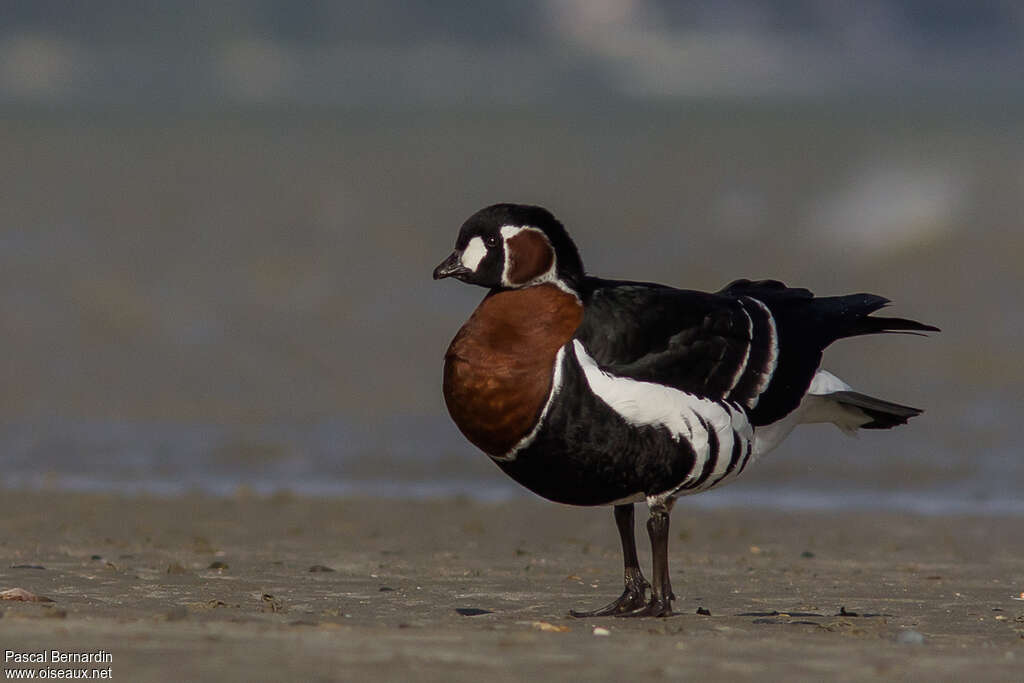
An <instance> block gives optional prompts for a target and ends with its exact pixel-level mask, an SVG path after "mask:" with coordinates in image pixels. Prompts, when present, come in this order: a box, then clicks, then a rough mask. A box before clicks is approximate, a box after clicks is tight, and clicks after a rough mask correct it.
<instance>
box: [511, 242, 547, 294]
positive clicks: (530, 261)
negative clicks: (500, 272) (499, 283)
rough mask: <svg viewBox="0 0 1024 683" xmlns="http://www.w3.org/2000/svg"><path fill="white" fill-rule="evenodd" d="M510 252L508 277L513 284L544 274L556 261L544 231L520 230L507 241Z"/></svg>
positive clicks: (525, 281)
mask: <svg viewBox="0 0 1024 683" xmlns="http://www.w3.org/2000/svg"><path fill="white" fill-rule="evenodd" d="M505 245H506V250H507V253H508V259H509V261H508V272H507V276H506V277H507V278H508V282H509V284H511V285H524V284H526V283H527V282H530V281H531V280H535V279H537V278H538V277H540V276H542V275H544V274H545V273H547V272H548V271H549V270H551V267H552V266H553V265H554V263H555V252H554V250H553V249H552V248H551V243H550V242H548V238H547V237H545V236H544V233H542V232H540V231H538V230H520V231H519V232H517V233H516V234H515V235H513V236H512V237H510V238H508V240H507V241H506V242H505Z"/></svg>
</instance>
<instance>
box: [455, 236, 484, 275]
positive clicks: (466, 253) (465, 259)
mask: <svg viewBox="0 0 1024 683" xmlns="http://www.w3.org/2000/svg"><path fill="white" fill-rule="evenodd" d="M484 256H487V247H486V246H484V241H483V239H482V238H480V237H474V238H473V239H471V240H470V241H469V244H467V245H466V248H465V249H463V250H462V258H461V261H462V265H464V266H465V267H466V268H469V269H470V270H472V271H473V272H474V273H475V272H476V269H477V268H479V267H480V262H481V261H483V260H484Z"/></svg>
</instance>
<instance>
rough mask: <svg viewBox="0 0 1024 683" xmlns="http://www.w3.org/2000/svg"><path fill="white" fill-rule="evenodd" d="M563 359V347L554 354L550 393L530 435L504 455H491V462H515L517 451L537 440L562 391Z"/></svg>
mask: <svg viewBox="0 0 1024 683" xmlns="http://www.w3.org/2000/svg"><path fill="white" fill-rule="evenodd" d="M563 358H565V346H563V347H562V348H560V349H558V353H557V354H555V367H554V370H553V371H552V375H551V391H550V393H548V400H547V401H545V402H544V408H543V409H542V410H541V411H540V418H538V420H537V424H535V425H534V426H533V429H531V430H530V433H529V434H527V435H526V436H524V437H523V438H522V439H520V440H519V443H517V444H516V445H515V446H513V447H512V449H511V450H510V451H509V452H508V453H506V454H505V455H492V456H491V458H492V459H493V460H515V459H516V456H517V455H519V451H521V450H523V449H524V448H526V447H527V446H529V445H530V444H531V443H533V440H534V439H536V438H537V433H538V432H540V428H541V427H542V426H544V418H546V417H547V415H548V411H549V410H550V409H551V404H552V402H554V400H555V396H556V395H557V394H558V392H559V391H560V390H561V389H562V359H563Z"/></svg>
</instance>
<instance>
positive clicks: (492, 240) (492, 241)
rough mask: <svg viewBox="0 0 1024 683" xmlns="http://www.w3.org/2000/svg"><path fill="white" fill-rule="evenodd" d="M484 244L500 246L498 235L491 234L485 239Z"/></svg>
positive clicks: (491, 246)
mask: <svg viewBox="0 0 1024 683" xmlns="http://www.w3.org/2000/svg"><path fill="white" fill-rule="evenodd" d="M484 244H486V245H487V246H488V247H489V248H494V247H496V246H498V237H497V235H489V236H488V237H487V239H485V240H484Z"/></svg>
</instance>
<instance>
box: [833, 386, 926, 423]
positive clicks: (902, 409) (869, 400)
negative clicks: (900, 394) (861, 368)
mask: <svg viewBox="0 0 1024 683" xmlns="http://www.w3.org/2000/svg"><path fill="white" fill-rule="evenodd" d="M828 398H830V399H832V400H834V401H835V402H836V403H839V404H840V405H844V406H849V407H851V408H857V409H858V410H860V411H861V412H862V413H864V414H865V415H867V416H868V417H869V418H871V421H870V422H866V423H864V424H862V425H860V428H861V429H891V428H892V427H895V426H897V425H905V424H907V420H909V419H910V418H912V417H917V416H918V415H920V414H921V413H923V412H924V411H923V410H920V409H919V408H911V407H910V406H902V405H900V404H899V403H891V402H889V401H883V400H882V399H880V398H874V397H872V396H867V395H865V394H858V393H857V392H856V391H837V392H835V393H833V394H828Z"/></svg>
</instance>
